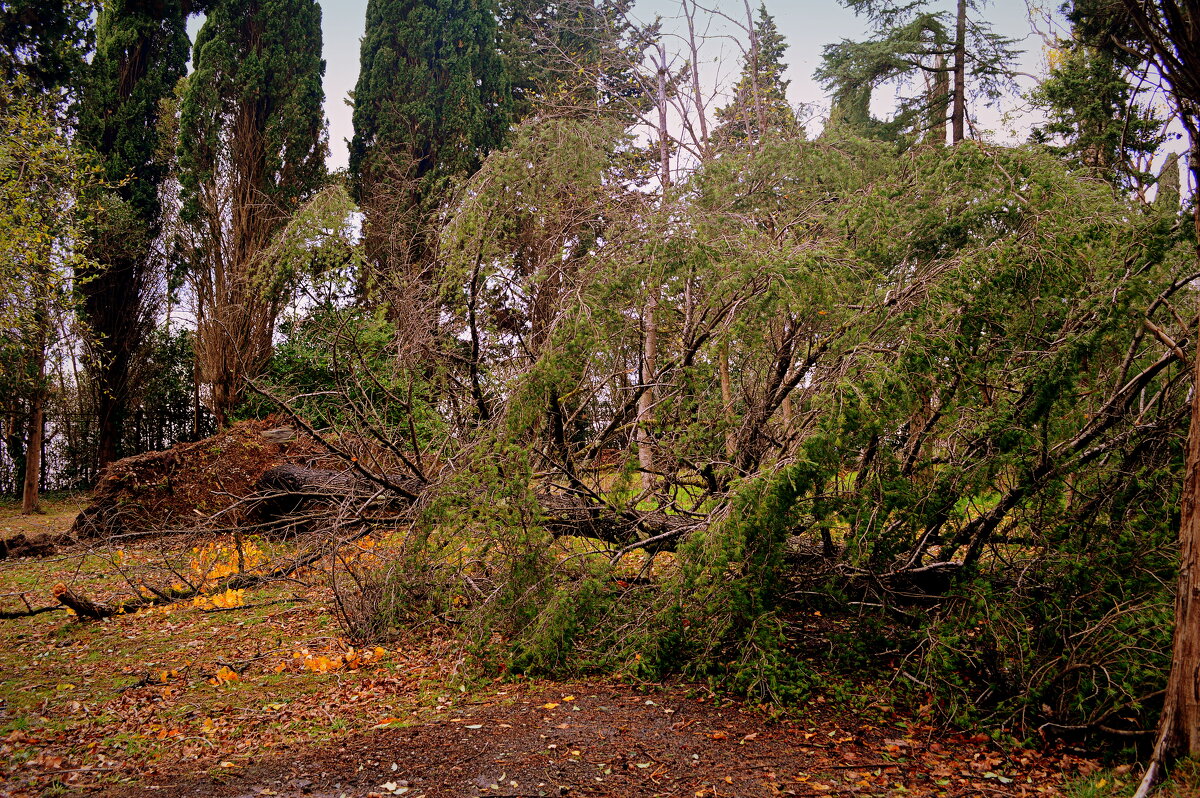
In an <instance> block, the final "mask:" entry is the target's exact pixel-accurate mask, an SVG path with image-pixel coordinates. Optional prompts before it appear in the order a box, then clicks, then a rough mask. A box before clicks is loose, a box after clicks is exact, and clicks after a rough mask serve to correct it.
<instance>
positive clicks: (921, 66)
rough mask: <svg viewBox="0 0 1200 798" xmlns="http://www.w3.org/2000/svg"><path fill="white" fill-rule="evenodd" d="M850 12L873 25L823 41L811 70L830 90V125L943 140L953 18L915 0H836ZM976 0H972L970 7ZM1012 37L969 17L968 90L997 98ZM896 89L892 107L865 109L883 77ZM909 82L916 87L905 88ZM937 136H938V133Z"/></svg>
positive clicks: (1006, 75) (1008, 81)
mask: <svg viewBox="0 0 1200 798" xmlns="http://www.w3.org/2000/svg"><path fill="white" fill-rule="evenodd" d="M842 4H843V5H845V6H847V7H849V8H851V9H853V10H854V11H855V13H858V14H861V15H864V16H866V17H867V18H868V19H869V20H870V21H871V23H872V25H873V26H874V28H875V31H876V35H875V37H874V38H872V39H869V40H867V41H864V42H854V41H850V40H843V41H841V42H839V43H837V44H830V45H826V47H825V52H824V55H823V57H822V64H821V66H820V68H818V69H817V71H816V78H817V80H818V81H820V82H821V83H822V84H823V85H824V86H825V87H826V89H829V90H831V91H832V92H833V107H832V109H831V110H830V125H831V129H833V130H836V129H838V128H839V127H840V128H842V129H843V131H845V132H846V133H849V134H851V135H859V136H869V137H872V138H879V139H883V140H899V141H913V140H916V139H922V140H925V141H931V142H933V143H938V144H944V143H945V141H944V136H945V130H946V116H947V110H948V109H949V104H950V97H951V92H952V89H951V85H950V83H951V81H950V72H951V70H952V69H953V66H952V63H951V62H952V60H953V59H952V57H951V56H952V54H953V52H954V35H953V31H954V28H955V22H956V20H955V18H954V15H953V14H952V12H950V11H937V10H933V9H931V8H930V6H931V5H932V4H931V3H929V2H927V1H926V0H918V2H911V3H897V2H893V0H842ZM979 6H980V3H978V2H976V1H975V0H970V2H968V3H967V9H968V11H972V12H974V11H978V8H979ZM1015 44H1016V42H1014V41H1013V40H1011V39H1009V38H1007V37H1004V36H1000V35H998V34H996V33H994V32H993V31H992V30H991V26H990V25H989V24H988V23H987V22H985V21H983V20H981V19H979V18H977V17H976V18H972V19H970V20H969V23H968V25H967V33H966V42H965V47H966V51H967V53H969V54H970V57H969V59H968V64H969V66H968V74H967V75H964V79H965V80H966V81H967V82H969V83H970V84H971V87H970V89H969V90H970V92H971V94H969V95H967V96H968V97H976V98H980V99H983V100H985V101H987V102H995V101H996V100H997V99H999V97H1000V96H1002V95H1003V94H1004V93H1005V92H1006V91H1008V90H1009V89H1010V88H1011V86H1012V64H1013V62H1014V61H1015V60H1016V56H1017V54H1018V53H1017V51H1016V50H1015V49H1014V45H1015ZM889 83H894V84H896V85H897V86H898V88H899V89H900V92H899V94H898V103H897V109H896V112H895V114H894V115H893V116H892V118H891V119H888V120H880V119H875V118H873V117H872V116H871V112H870V104H871V96H872V94H873V93H874V92H875V91H876V90H877V89H878V88H879V87H880V86H882V85H885V84H889ZM913 89H915V90H916V93H911V92H912V90H913ZM939 136H940V138H939Z"/></svg>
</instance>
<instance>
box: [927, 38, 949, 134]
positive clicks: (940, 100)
mask: <svg viewBox="0 0 1200 798" xmlns="http://www.w3.org/2000/svg"><path fill="white" fill-rule="evenodd" d="M949 105H950V73H949V72H947V71H946V58H945V56H940V55H939V56H938V57H937V71H936V72H934V73H933V81H932V85H931V86H930V92H929V142H930V143H932V144H936V145H937V146H939V147H942V146H945V144H946V111H947V110H948V106H949Z"/></svg>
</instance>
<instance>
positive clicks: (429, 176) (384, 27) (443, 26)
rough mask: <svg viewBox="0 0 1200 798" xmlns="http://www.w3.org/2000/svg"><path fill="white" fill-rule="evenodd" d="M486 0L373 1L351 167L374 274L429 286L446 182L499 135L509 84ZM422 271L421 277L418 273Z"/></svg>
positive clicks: (412, 286) (406, 285) (412, 289)
mask: <svg viewBox="0 0 1200 798" xmlns="http://www.w3.org/2000/svg"><path fill="white" fill-rule="evenodd" d="M497 42H498V28H497V22H496V8H495V5H494V3H493V2H492V0H370V2H369V3H368V5H367V23H366V33H365V35H364V36H363V40H362V52H361V57H362V65H361V72H360V73H359V78H358V85H357V87H356V88H355V91H354V139H353V141H352V142H351V144H350V171H351V174H352V177H353V181H354V190H355V195H356V196H355V198H356V199H357V200H358V202H359V204H360V205H361V207H362V208H363V211H364V213H365V214H366V225H365V245H366V255H367V260H368V262H369V264H370V268H371V269H373V270H374V275H373V276H374V277H375V278H376V279H388V280H400V281H401V289H402V292H403V293H404V294H405V295H406V296H408V297H410V298H413V299H419V298H420V296H419V295H420V293H421V291H420V290H419V288H418V286H420V285H427V284H428V280H427V279H426V278H427V277H428V274H427V272H426V270H427V269H428V268H429V267H430V260H431V247H432V245H431V243H430V236H429V233H428V226H429V223H430V219H431V218H432V215H433V214H434V213H435V212H436V209H437V207H438V205H439V202H440V200H441V196H442V192H443V191H444V189H445V188H446V186H447V184H448V182H449V181H450V180H452V179H453V178H456V177H461V176H464V175H469V174H471V173H473V172H474V171H475V170H476V169H478V168H479V164H480V162H481V159H482V158H483V156H484V155H485V154H486V153H487V152H488V151H489V150H491V149H494V148H496V147H498V146H500V144H501V143H502V142H503V141H504V137H505V134H506V132H507V131H508V128H509V122H510V105H511V100H510V92H509V87H508V80H507V77H506V75H505V70H504V63H503V60H502V58H501V55H500V52H499V50H498V45H497ZM422 274H424V278H423V277H422Z"/></svg>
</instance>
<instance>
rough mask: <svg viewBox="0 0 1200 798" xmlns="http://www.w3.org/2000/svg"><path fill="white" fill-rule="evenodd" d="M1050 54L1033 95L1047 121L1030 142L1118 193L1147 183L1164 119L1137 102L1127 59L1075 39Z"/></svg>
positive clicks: (1130, 68) (1064, 43)
mask: <svg viewBox="0 0 1200 798" xmlns="http://www.w3.org/2000/svg"><path fill="white" fill-rule="evenodd" d="M1055 53H1056V58H1055V61H1054V63H1053V66H1052V68H1051V70H1050V75H1049V77H1047V78H1046V80H1044V81H1042V82H1041V83H1040V84H1039V85H1038V87H1037V88H1036V89H1035V90H1034V93H1033V100H1034V102H1035V103H1037V104H1038V105H1040V106H1042V107H1043V108H1045V109H1046V110H1047V111H1048V115H1049V120H1048V122H1047V123H1046V124H1045V126H1043V127H1041V128H1036V129H1034V131H1033V133H1032V135H1031V140H1032V141H1035V142H1038V143H1044V144H1047V145H1049V146H1050V147H1051V149H1052V151H1053V152H1055V153H1056V154H1057V155H1059V156H1061V157H1063V158H1064V159H1065V160H1067V161H1069V162H1072V163H1077V164H1079V165H1080V166H1083V167H1086V168H1091V169H1096V170H1098V172H1099V173H1100V174H1101V175H1104V176H1105V177H1106V179H1108V180H1111V181H1112V182H1113V183H1114V184H1116V185H1117V186H1118V187H1120V188H1123V189H1130V188H1132V187H1134V186H1136V185H1138V184H1145V183H1146V182H1148V181H1149V180H1151V179H1152V176H1151V175H1148V174H1146V173H1145V171H1144V167H1145V164H1146V163H1148V161H1149V160H1150V158H1152V157H1153V155H1154V154H1155V152H1156V151H1157V150H1158V148H1159V147H1160V146H1161V145H1162V143H1163V142H1164V140H1165V137H1166V133H1165V127H1166V120H1164V119H1162V118H1160V117H1159V115H1158V114H1157V113H1156V112H1155V110H1154V109H1153V108H1152V107H1151V106H1150V104H1149V103H1148V102H1146V101H1139V100H1140V92H1139V90H1138V88H1137V85H1136V83H1135V81H1138V80H1139V78H1137V76H1136V75H1134V73H1133V70H1134V69H1136V68H1137V66H1138V65H1137V64H1135V63H1132V61H1133V59H1132V57H1131V56H1129V54H1128V53H1124V52H1121V51H1117V52H1113V51H1110V50H1102V49H1098V48H1095V47H1091V46H1089V45H1088V44H1086V43H1084V42H1083V41H1079V40H1075V41H1069V42H1063V43H1061V45H1060V47H1059V48H1058V49H1057V50H1056V51H1055Z"/></svg>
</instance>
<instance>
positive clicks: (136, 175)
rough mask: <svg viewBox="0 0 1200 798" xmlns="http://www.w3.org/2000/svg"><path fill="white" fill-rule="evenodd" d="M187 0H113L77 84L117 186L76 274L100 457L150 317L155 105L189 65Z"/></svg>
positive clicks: (114, 428) (110, 451)
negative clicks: (85, 72) (81, 83)
mask: <svg viewBox="0 0 1200 798" xmlns="http://www.w3.org/2000/svg"><path fill="white" fill-rule="evenodd" d="M186 5H188V4H186V3H182V2H178V0H175V2H147V0H110V1H109V2H108V3H106V4H105V6H104V8H103V9H102V10H101V11H100V14H99V15H98V17H97V19H96V53H95V56H94V57H93V59H92V62H91V66H90V69H89V73H88V76H87V81H86V84H85V88H84V92H83V94H84V96H83V102H82V108H81V111H80V123H79V135H80V138H81V140H82V141H83V142H85V143H86V144H87V145H89V146H91V147H92V148H93V149H94V150H95V151H96V153H97V154H98V156H99V160H100V163H101V166H102V170H103V174H104V177H105V179H106V180H107V181H108V182H109V183H110V184H111V185H113V186H114V187H115V188H114V189H113V190H112V192H111V193H110V194H107V195H106V196H104V197H103V198H102V202H104V204H105V206H106V207H107V209H108V213H107V214H106V215H105V219H104V224H103V226H102V227H100V228H99V229H97V230H96V231H95V233H96V234H95V241H94V246H93V249H94V254H93V258H94V260H91V261H85V264H86V266H87V268H86V269H85V270H84V271H83V272H82V273H81V274H80V275H79V277H80V279H79V286H80V289H79V290H80V293H81V294H82V300H83V302H82V311H83V313H82V315H83V318H84V321H85V322H86V324H87V325H88V328H89V333H90V335H89V342H90V344H91V350H92V351H91V356H90V357H89V358H88V361H87V365H88V369H89V372H90V376H91V378H92V383H93V385H94V388H95V390H96V398H95V402H96V412H97V416H98V421H99V427H98V430H99V439H98V460H99V465H100V466H104V465H105V464H106V463H108V462H110V461H112V460H115V459H116V458H118V457H120V456H122V453H121V451H120V442H121V437H122V428H123V421H124V418H125V416H126V414H127V411H128V405H129V402H130V399H131V395H132V393H133V391H134V390H135V389H136V385H135V383H136V381H137V380H136V378H135V374H134V372H135V370H136V369H135V361H136V357H137V355H138V354H139V352H140V351H141V349H142V347H143V345H144V344H145V342H146V339H147V335H148V333H149V331H150V330H151V329H152V327H153V324H154V319H153V316H152V308H151V307H150V306H149V302H148V297H147V294H148V292H149V291H150V290H152V285H151V281H152V277H153V272H154V268H155V263H154V260H155V258H154V253H153V250H154V244H153V242H154V240H155V239H156V238H157V236H158V233H159V219H160V215H161V212H160V210H161V209H160V207H159V196H158V191H159V187H160V185H161V183H162V181H163V180H164V179H165V177H166V175H167V169H168V166H167V164H166V163H164V159H163V158H161V157H160V155H159V152H158V151H159V135H158V130H159V125H158V122H159V113H160V108H161V106H162V102H163V100H164V98H168V97H170V96H171V95H172V92H173V90H174V88H175V84H176V83H177V82H178V80H179V79H180V78H181V77H182V76H183V75H184V73H185V72H186V70H187V60H188V55H189V53H190V42H189V41H188V35H187V29H186V22H187V11H188V9H187V8H186Z"/></svg>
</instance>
